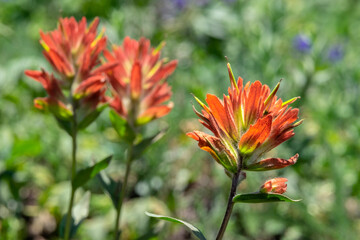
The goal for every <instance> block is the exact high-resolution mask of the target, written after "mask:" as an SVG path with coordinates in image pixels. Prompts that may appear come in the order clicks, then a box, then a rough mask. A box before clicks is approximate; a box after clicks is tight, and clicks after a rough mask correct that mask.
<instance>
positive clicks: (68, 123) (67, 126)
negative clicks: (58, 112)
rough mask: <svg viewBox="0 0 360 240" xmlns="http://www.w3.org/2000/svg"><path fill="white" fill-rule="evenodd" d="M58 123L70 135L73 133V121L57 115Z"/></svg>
mask: <svg viewBox="0 0 360 240" xmlns="http://www.w3.org/2000/svg"><path fill="white" fill-rule="evenodd" d="M55 119H56V121H57V123H58V125H59V126H60V128H61V129H63V130H64V131H65V132H67V133H68V134H69V135H70V136H71V135H72V127H71V121H67V120H62V119H60V118H57V117H55Z"/></svg>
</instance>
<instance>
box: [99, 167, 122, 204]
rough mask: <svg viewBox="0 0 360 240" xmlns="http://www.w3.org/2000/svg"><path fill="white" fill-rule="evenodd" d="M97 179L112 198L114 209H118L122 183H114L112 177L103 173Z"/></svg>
mask: <svg viewBox="0 0 360 240" xmlns="http://www.w3.org/2000/svg"><path fill="white" fill-rule="evenodd" d="M97 179H98V180H99V182H100V184H101V187H102V189H103V190H104V192H105V193H106V194H107V195H108V196H109V197H110V198H111V201H112V203H113V205H114V207H115V208H117V207H118V203H119V198H120V191H121V187H122V183H121V182H120V181H114V180H113V179H112V178H111V177H109V176H107V175H106V174H105V173H101V172H100V173H99V174H98V175H97Z"/></svg>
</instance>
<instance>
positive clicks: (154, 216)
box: [145, 212, 206, 240]
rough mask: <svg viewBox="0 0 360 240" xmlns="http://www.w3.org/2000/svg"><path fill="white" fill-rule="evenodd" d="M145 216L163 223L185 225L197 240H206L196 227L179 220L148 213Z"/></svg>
mask: <svg viewBox="0 0 360 240" xmlns="http://www.w3.org/2000/svg"><path fill="white" fill-rule="evenodd" d="M145 214H146V215H148V216H149V217H153V218H158V219H162V220H165V221H168V222H174V223H181V224H183V225H185V226H186V227H188V228H189V229H190V230H191V231H192V233H193V234H194V235H195V236H196V237H197V238H198V239H200V240H206V238H205V236H204V235H203V234H202V232H201V231H200V230H199V229H198V228H197V227H195V226H193V225H191V224H190V223H187V222H185V221H182V220H180V219H176V218H172V217H167V216H162V215H157V214H153V213H149V212H145Z"/></svg>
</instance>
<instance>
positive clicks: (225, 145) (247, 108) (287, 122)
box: [188, 64, 302, 174]
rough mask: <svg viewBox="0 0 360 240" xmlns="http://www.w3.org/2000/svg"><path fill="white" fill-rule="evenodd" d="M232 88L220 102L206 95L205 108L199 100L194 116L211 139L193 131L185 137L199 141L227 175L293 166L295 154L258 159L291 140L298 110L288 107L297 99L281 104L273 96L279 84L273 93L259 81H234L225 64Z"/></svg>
mask: <svg viewBox="0 0 360 240" xmlns="http://www.w3.org/2000/svg"><path fill="white" fill-rule="evenodd" d="M228 71H229V77H230V81H231V87H230V88H229V89H228V93H229V95H224V97H223V99H222V100H220V99H219V98H218V97H216V96H215V95H212V94H207V96H206V103H207V104H208V106H207V105H205V104H204V103H203V102H201V101H200V100H199V99H198V98H196V97H195V99H196V101H197V102H198V103H199V105H200V106H201V107H202V110H201V112H198V111H197V110H196V109H195V108H194V111H195V113H196V114H197V115H198V116H199V118H200V120H199V121H200V123H202V124H203V125H204V126H205V127H206V128H208V129H209V130H210V131H211V132H212V133H213V134H214V135H209V134H207V133H204V132H200V131H194V132H190V133H188V136H190V137H192V138H193V139H195V140H196V141H198V145H199V147H200V148H201V149H202V150H205V151H207V152H209V153H210V154H211V155H212V157H213V158H214V159H215V160H216V161H217V162H218V163H219V164H221V165H222V166H223V167H224V168H225V169H226V172H227V173H228V174H234V173H237V172H239V171H241V170H249V171H265V170H273V169H279V168H283V167H286V166H289V165H292V164H294V163H295V162H296V161H297V159H298V156H299V155H298V154H296V155H295V156H293V157H291V158H290V159H289V160H286V159H280V158H268V159H262V160H260V158H261V157H262V156H263V155H264V154H265V153H266V152H268V151H270V150H271V149H273V148H275V147H276V146H278V145H279V144H281V143H282V142H284V141H286V140H288V139H289V138H291V137H292V136H294V130H293V128H294V127H296V126H298V125H300V124H301V122H302V121H298V122H297V119H298V113H299V110H298V109H296V108H291V107H289V105H290V104H291V103H293V102H294V101H296V99H297V98H298V97H295V98H292V99H290V100H289V101H286V102H283V101H282V100H281V99H280V98H278V97H277V96H276V93H277V91H278V89H279V87H280V82H279V83H278V84H277V86H276V87H275V89H274V90H273V91H270V89H269V87H268V86H267V85H263V84H261V83H260V81H255V82H254V83H252V84H251V83H250V82H248V83H247V84H246V85H245V86H243V79H242V78H241V77H239V78H238V81H237V82H236V81H235V78H234V76H233V73H232V70H231V67H230V65H229V64H228Z"/></svg>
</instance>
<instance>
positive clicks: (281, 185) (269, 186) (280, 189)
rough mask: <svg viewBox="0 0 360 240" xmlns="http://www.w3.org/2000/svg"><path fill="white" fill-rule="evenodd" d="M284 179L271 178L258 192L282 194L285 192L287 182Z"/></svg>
mask: <svg viewBox="0 0 360 240" xmlns="http://www.w3.org/2000/svg"><path fill="white" fill-rule="evenodd" d="M287 181H288V180H287V179H286V178H273V179H270V180H268V181H266V182H265V183H264V184H263V185H262V186H261V187H260V192H262V193H279V194H283V193H284V192H286V188H287V184H286V182H287Z"/></svg>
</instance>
